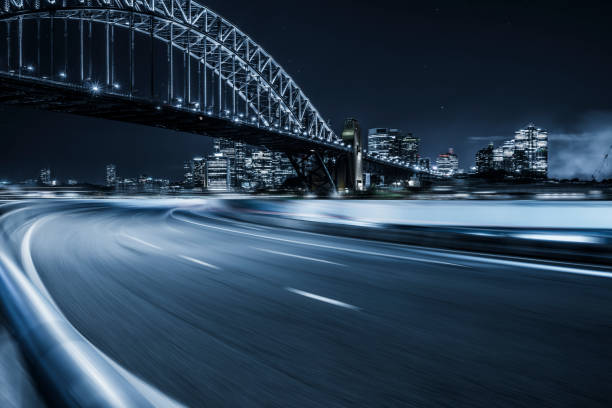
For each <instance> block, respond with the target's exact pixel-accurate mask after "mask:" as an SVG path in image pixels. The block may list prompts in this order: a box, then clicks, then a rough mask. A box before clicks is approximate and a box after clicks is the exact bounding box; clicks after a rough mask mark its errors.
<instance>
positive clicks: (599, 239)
mask: <svg viewBox="0 0 612 408" xmlns="http://www.w3.org/2000/svg"><path fill="white" fill-rule="evenodd" d="M213 211H215V212H217V213H218V214H219V215H221V216H225V217H228V218H233V219H236V220H239V221H245V222H252V223H258V224H263V225H269V226H275V227H283V228H292V229H297V230H301V231H308V232H314V233H320V234H326V235H335V236H343V237H349V238H359V239H371V240H379V241H386V242H394V243H400V244H407V245H415V246H423V247H432V248H441V249H452V250H462V251H473V252H486V253H491V254H498V255H512V256H524V257H531V258H539V259H545V260H556V261H564V262H583V263H589V264H601V265H612V231H611V230H608V229H584V230H582V229H570V228H563V229H561V228H557V229H556V228H501V227H460V226H443V225H441V226H437V225H436V226H427V225H418V226H417V225H396V224H385V223H378V224H369V223H362V222H359V221H358V220H352V219H342V218H338V219H337V220H336V221H334V220H330V219H329V218H327V219H325V220H322V219H321V220H316V219H303V218H301V217H299V216H295V215H294V214H291V213H289V212H286V211H289V210H288V209H287V208H286V207H285V206H284V205H283V203H282V202H265V201H263V200H220V201H218V202H217V203H216V205H215V206H214V209H213Z"/></svg>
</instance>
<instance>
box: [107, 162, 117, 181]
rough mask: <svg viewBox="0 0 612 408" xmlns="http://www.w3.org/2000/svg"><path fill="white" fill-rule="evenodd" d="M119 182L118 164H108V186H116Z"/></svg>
mask: <svg viewBox="0 0 612 408" xmlns="http://www.w3.org/2000/svg"><path fill="white" fill-rule="evenodd" d="M116 184H117V166H115V165H114V164H107V165H106V187H115V186H116Z"/></svg>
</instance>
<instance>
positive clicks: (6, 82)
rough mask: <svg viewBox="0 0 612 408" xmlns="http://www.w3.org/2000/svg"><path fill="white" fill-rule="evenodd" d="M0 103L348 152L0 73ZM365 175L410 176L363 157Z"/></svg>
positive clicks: (283, 147) (298, 148)
mask: <svg viewBox="0 0 612 408" xmlns="http://www.w3.org/2000/svg"><path fill="white" fill-rule="evenodd" d="M0 104H7V105H14V106H22V107H31V108H35V109H43V110H48V111H53V112H61V113H69V114H76V115H81V116H88V117H94V118H102V119H108V120H115V121H120V122H127V123H134V124H140V125H144V126H153V127H157V128H163V129H170V130H175V131H179V132H188V133H195V134H199V135H203V136H210V137H221V138H226V139H231V140H235V141H241V142H244V143H247V144H249V145H252V146H265V147H267V148H268V149H270V150H273V151H280V152H284V153H289V154H303V153H308V152H311V151H316V152H318V153H320V154H322V155H326V156H335V157H338V156H340V155H343V154H346V153H350V152H351V149H350V148H348V147H345V146H341V145H339V144H334V143H331V142H326V141H320V140H314V139H311V138H308V137H301V136H299V135H295V134H292V133H290V132H284V133H283V132H279V131H276V130H270V129H267V128H262V127H258V126H253V125H251V124H248V123H244V122H234V121H232V120H231V119H229V118H221V117H217V116H213V115H207V114H205V113H203V112H199V111H192V110H189V109H184V108H178V107H175V106H172V105H168V104H160V103H159V102H154V101H151V100H148V99H143V98H135V97H129V96H125V95H120V94H117V93H107V92H100V93H93V92H91V91H90V90H87V89H85V88H83V87H79V86H74V85H69V84H64V83H58V82H53V81H49V80H45V79H36V78H29V77H28V78H25V77H19V76H17V75H15V74H9V73H5V72H0ZM364 166H365V168H366V169H367V170H368V171H381V172H382V173H385V174H402V175H410V174H412V173H413V171H412V170H411V169H410V168H407V167H405V166H401V165H398V164H394V163H389V162H384V161H381V160H376V159H374V158H371V157H366V158H364Z"/></svg>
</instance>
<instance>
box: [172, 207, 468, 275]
mask: <svg viewBox="0 0 612 408" xmlns="http://www.w3.org/2000/svg"><path fill="white" fill-rule="evenodd" d="M172 218H174V219H177V220H179V221H182V222H186V223H189V224H193V225H199V226H200V227H204V228H212V229H216V230H219V231H227V232H233V233H235V234H242V235H249V236H252V237H257V238H264V239H270V240H273V241H279V242H287V243H290V244H296V245H306V246H311V247H316V248H325V249H335V250H337V251H345V252H351V253H357V254H362V255H373V256H382V257H385V258H393V259H402V260H407V261H415V262H424V263H431V264H437V265H447V266H457V267H460V268H471V266H467V265H461V264H457V263H452V262H444V261H436V260H433V259H425V258H416V257H412V256H402V255H393V254H385V253H382V252H372V251H362V250H358V249H351V248H344V247H336V246H331V245H322V244H313V243H311V242H304V241H295V240H292V239H286V238H278V237H271V236H269V235H262V234H255V233H252V232H246V231H237V230H235V229H232V228H223V227H217V226H215V225H209V224H203V223H201V222H195V221H191V220H187V219H184V218H182V217H177V216H175V215H174V214H172Z"/></svg>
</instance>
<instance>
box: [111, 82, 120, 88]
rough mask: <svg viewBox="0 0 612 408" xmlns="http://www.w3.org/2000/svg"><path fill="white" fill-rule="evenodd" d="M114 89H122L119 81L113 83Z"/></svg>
mask: <svg viewBox="0 0 612 408" xmlns="http://www.w3.org/2000/svg"><path fill="white" fill-rule="evenodd" d="M113 88H114V89H121V86H120V85H119V84H118V83H114V84H113Z"/></svg>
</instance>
